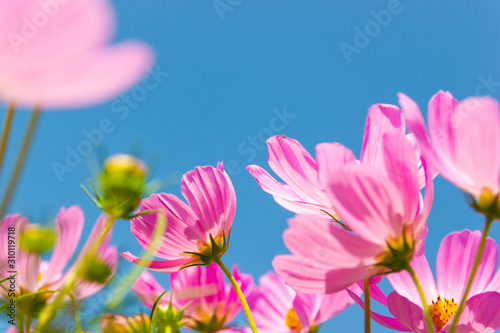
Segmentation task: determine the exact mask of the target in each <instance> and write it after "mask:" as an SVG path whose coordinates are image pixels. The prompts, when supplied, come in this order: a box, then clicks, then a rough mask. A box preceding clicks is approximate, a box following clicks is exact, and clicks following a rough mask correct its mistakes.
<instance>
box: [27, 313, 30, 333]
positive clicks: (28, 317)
mask: <svg viewBox="0 0 500 333" xmlns="http://www.w3.org/2000/svg"><path fill="white" fill-rule="evenodd" d="M30 331H31V311H29V312H28V314H27V315H26V333H30Z"/></svg>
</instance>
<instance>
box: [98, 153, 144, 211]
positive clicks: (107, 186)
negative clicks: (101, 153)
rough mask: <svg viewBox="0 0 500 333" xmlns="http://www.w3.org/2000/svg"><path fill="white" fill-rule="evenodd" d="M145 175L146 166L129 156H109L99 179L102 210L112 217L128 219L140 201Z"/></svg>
mask: <svg viewBox="0 0 500 333" xmlns="http://www.w3.org/2000/svg"><path fill="white" fill-rule="evenodd" d="M146 173H147V168H146V165H145V164H144V163H143V162H142V161H141V160H139V159H137V158H135V157H133V156H131V155H126V154H116V155H113V156H110V157H109V158H108V159H107V160H106V161H105V162H104V170H103V173H102V174H101V178H100V183H101V190H102V198H101V200H100V204H101V205H102V208H103V210H104V211H105V212H106V213H108V214H109V215H111V216H114V217H118V218H128V217H129V215H130V214H131V213H132V212H133V211H134V210H135V209H136V208H137V206H138V205H139V202H140V201H141V195H142V192H143V190H144V182H145V181H146Z"/></svg>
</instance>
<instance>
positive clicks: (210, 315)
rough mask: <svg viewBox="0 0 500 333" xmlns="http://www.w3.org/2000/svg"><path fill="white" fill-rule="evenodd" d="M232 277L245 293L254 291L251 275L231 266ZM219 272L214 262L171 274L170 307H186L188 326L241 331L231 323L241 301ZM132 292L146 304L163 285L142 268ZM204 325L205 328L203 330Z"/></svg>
mask: <svg viewBox="0 0 500 333" xmlns="http://www.w3.org/2000/svg"><path fill="white" fill-rule="evenodd" d="M233 276H234V278H235V280H236V282H237V283H238V284H239V285H240V288H241V290H242V292H243V293H244V294H245V296H249V295H250V294H252V292H253V287H254V284H253V278H252V276H251V275H250V274H243V273H240V272H239V271H238V269H237V267H236V266H234V267H233ZM224 281H225V279H224V275H223V274H222V271H221V270H220V269H219V267H217V265H216V264H212V265H209V266H205V267H202V266H194V267H189V268H186V269H183V270H181V271H179V272H175V273H172V274H171V275H170V291H171V293H172V306H173V307H174V308H176V309H177V310H179V309H181V308H183V307H185V306H187V308H186V310H185V311H184V316H185V318H186V319H189V321H188V324H187V327H189V328H191V329H194V330H197V331H203V332H206V331H207V330H206V328H207V327H210V328H211V329H210V330H209V331H210V332H224V333H231V332H235V333H236V332H241V331H242V330H241V329H239V328H237V327H233V325H231V324H230V323H231V322H232V321H233V320H234V318H235V317H236V315H237V314H238V312H239V311H240V309H241V305H240V301H239V300H238V296H237V295H236V292H235V291H234V290H233V288H232V286H231V285H229V284H226V283H225V282H224ZM132 291H133V292H134V293H135V294H136V295H137V296H138V297H139V299H140V300H141V302H142V303H143V304H144V305H146V306H147V307H150V308H151V307H152V306H153V304H154V301H155V300H156V299H157V298H158V297H159V296H160V295H161V294H162V293H163V291H164V288H163V287H161V285H160V284H159V283H158V282H157V281H156V279H155V278H154V277H153V275H152V274H151V273H149V272H148V271H144V272H143V273H142V275H141V276H140V277H139V279H137V281H136V282H135V283H134V285H133V286H132ZM169 301H170V295H168V294H165V295H164V296H163V297H162V299H161V301H160V303H159V304H160V306H162V305H168V303H169ZM203 328H205V330H203Z"/></svg>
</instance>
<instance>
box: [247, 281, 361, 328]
mask: <svg viewBox="0 0 500 333" xmlns="http://www.w3.org/2000/svg"><path fill="white" fill-rule="evenodd" d="M353 290H357V291H358V294H359V293H361V289H360V288H359V287H357V286H353ZM248 302H249V305H250V309H251V310H252V313H253V315H254V318H255V322H256V324H257V327H258V329H259V332H260V333H308V332H311V333H312V332H316V331H317V329H318V327H319V326H320V325H321V324H322V323H324V322H326V321H327V320H329V319H330V318H333V317H334V316H336V315H337V314H339V313H340V312H342V311H344V310H345V309H346V308H347V307H349V306H350V305H351V304H353V303H354V301H353V300H352V298H351V297H350V296H349V294H348V293H347V292H346V291H345V290H343V291H340V292H338V293H335V294H329V295H311V294H302V293H297V292H295V291H294V290H293V289H292V288H290V287H289V286H287V285H285V281H283V279H282V278H280V277H279V276H278V275H277V274H276V273H274V272H269V273H267V274H265V275H263V276H261V277H260V279H259V288H258V291H257V292H255V293H254V294H253V295H252V296H251V297H250V298H249V301H248ZM248 332H250V330H249V331H248Z"/></svg>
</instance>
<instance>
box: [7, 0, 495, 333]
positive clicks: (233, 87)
mask: <svg viewBox="0 0 500 333" xmlns="http://www.w3.org/2000/svg"><path fill="white" fill-rule="evenodd" d="M113 3H114V5H115V7H116V10H117V15H118V22H119V26H118V31H117V36H116V41H119V40H122V39H127V38H138V39H142V40H144V41H146V42H147V43H149V44H150V45H151V46H152V47H153V48H154V50H155V52H156V57H157V62H156V65H155V67H154V68H153V69H152V73H151V74H150V75H149V76H148V78H147V83H141V84H139V87H138V88H135V89H134V90H133V91H132V92H128V93H127V94H128V95H127V96H128V97H127V96H122V97H118V98H116V99H115V100H113V101H109V102H108V103H104V104H102V105H98V106H95V107H92V108H87V109H80V110H75V111H71V112H47V113H44V114H43V115H42V117H41V122H40V126H39V128H38V131H37V133H36V140H35V142H34V144H33V146H32V150H31V152H30V155H29V158H28V160H27V165H26V167H25V170H24V174H23V178H22V180H21V182H20V184H19V188H18V191H17V193H16V195H15V197H14V198H13V201H12V205H11V208H10V212H12V213H13V212H21V213H22V214H24V215H25V216H27V217H29V218H30V220H31V221H37V222H42V223H44V222H48V221H51V220H52V219H53V217H54V216H55V215H56V214H57V211H58V209H59V207H60V206H69V205H73V204H79V205H81V206H82V208H83V209H84V211H85V213H86V218H87V220H86V222H87V223H86V227H85V233H86V234H88V233H89V232H90V228H91V226H92V224H93V221H94V220H95V219H96V217H97V216H98V214H99V211H98V210H97V208H96V207H95V206H93V205H92V203H91V202H90V200H89V199H88V198H87V197H86V196H85V194H84V193H83V191H82V190H81V189H80V184H81V183H84V182H85V181H86V178H87V177H89V175H91V170H94V167H93V165H94V164H95V163H96V161H100V160H102V159H103V158H104V157H105V156H106V155H107V154H112V153H118V152H130V151H134V152H140V154H141V156H142V157H144V159H145V160H146V161H148V160H150V161H151V162H152V164H156V165H157V168H156V170H155V173H154V174H153V175H152V176H153V177H163V176H168V179H169V183H170V185H171V186H167V187H166V188H164V191H166V192H169V193H174V194H176V195H180V190H179V183H178V180H179V178H180V175H182V174H183V173H185V172H187V171H189V170H192V169H193V168H194V167H195V166H197V165H216V163H217V162H218V161H224V162H225V163H226V165H227V166H228V165H229V163H231V168H230V170H228V172H229V175H230V177H231V179H232V181H233V183H234V186H235V189H236V194H237V200H238V206H237V212H236V218H235V222H234V226H233V232H232V236H231V244H230V249H229V251H228V253H227V254H226V255H225V256H224V259H225V262H226V264H228V265H232V264H233V263H237V264H238V265H239V267H240V269H241V270H242V271H244V272H249V273H252V274H253V275H254V276H255V277H256V278H258V276H260V275H261V274H263V273H265V272H266V271H268V270H270V269H272V267H271V261H272V259H273V257H274V256H275V255H276V254H282V253H288V252H287V250H286V248H285V247H284V245H283V242H282V239H281V235H282V232H283V231H284V229H285V228H286V220H287V218H289V217H291V216H292V214H291V213H290V212H288V211H286V210H285V209H283V208H282V207H281V206H279V205H277V204H276V203H275V202H274V200H273V199H272V197H271V196H270V195H268V194H266V193H264V192H263V191H262V190H261V189H260V187H259V186H258V185H257V183H256V182H255V180H254V179H253V178H252V177H251V176H250V175H249V174H248V173H247V172H246V170H245V169H244V167H245V166H247V165H248V164H257V165H260V166H263V167H265V168H266V169H267V170H270V168H269V167H268V166H267V150H266V149H265V147H264V141H265V139H266V138H267V137H269V136H271V135H274V134H284V135H287V136H289V137H292V138H295V139H297V140H299V141H300V142H301V143H302V144H303V145H304V146H305V147H306V148H307V149H308V150H309V151H310V152H311V153H312V154H313V153H314V147H315V145H316V144H317V143H320V142H335V141H336V142H340V143H342V144H344V145H346V146H347V147H349V148H351V149H352V150H353V151H354V152H355V153H356V154H357V155H358V156H359V151H360V148H361V141H362V137H363V130H364V125H365V117H366V112H367V110H368V108H369V106H370V105H372V104H375V103H389V104H396V103H397V97H396V94H397V92H400V91H401V92H404V93H406V94H408V95H409V96H411V97H412V98H414V99H415V100H416V101H417V102H418V103H419V104H420V105H421V106H422V108H423V109H425V105H426V104H427V101H428V100H429V98H430V97H431V96H432V95H433V94H434V93H436V92H437V91H438V90H440V89H443V90H449V91H451V92H452V93H453V94H454V95H455V97H456V98H458V99H463V98H465V97H467V96H472V95H485V94H490V95H492V96H494V97H496V98H498V97H499V96H500V61H499V59H500V57H499V56H500V48H499V46H498V45H500V43H499V42H500V35H499V34H498V31H499V28H500V21H499V20H498V14H499V11H500V4H499V3H498V2H495V1H493V0H485V1H481V2H470V1H465V0H453V1H452V0H443V1H439V2H436V1H431V0H425V1H409V0H400V1H394V0H390V1H386V0H384V1H366V0H359V1H355V0H352V1H296V0H274V1H248V0H220V1H219V0H218V1H215V2H212V1H190V2H188V1H173V0H168V1H165V0H149V1H143V2H139V1H131V0H126V1H116V0H115V1H113ZM381 13H386V15H384V14H381ZM387 13H390V16H388V15H387ZM377 20H378V21H377ZM360 31H361V32H360ZM124 70H126V69H124ZM127 99H128V102H127ZM127 103H128V104H127ZM1 112H2V114H1V115H0V116H3V114H5V107H3V106H2V108H1ZM28 115H29V114H28V113H27V112H19V113H17V114H16V116H15V121H14V130H13V139H12V141H11V142H10V144H11V145H10V146H9V150H8V155H7V160H6V163H7V164H6V165H9V166H10V165H12V163H13V156H14V152H15V149H14V147H18V146H19V142H20V138H21V137H22V133H23V129H24V126H25V124H26V121H27V119H28ZM100 127H101V128H100ZM96 129H98V131H99V133H101V134H102V138H101V136H100V135H98V134H95V133H97V132H96ZM85 133H87V135H89V134H88V133H94V134H95V135H94V139H95V140H94V143H91V147H92V154H91V155H90V156H89V157H87V158H81V160H79V159H78V158H76V159H74V160H72V161H71V162H72V163H71V165H70V164H68V162H67V158H68V152H69V151H72V150H73V151H76V152H77V153H76V154H78V147H80V149H81V148H82V147H83V146H85V145H86V144H85V143H83V144H82V142H83V141H85V140H88V139H87V137H86V134H85ZM94 155H95V156H96V157H94ZM54 163H61V164H65V165H67V166H68V167H69V168H70V169H71V172H66V173H63V174H60V173H59V174H58V173H57V172H55V170H54ZM8 169H9V168H7V170H8ZM5 174H6V172H4V173H3V177H2V179H1V183H0V187H1V188H2V189H3V188H4V187H5V183H6V176H5ZM482 225H483V221H482V218H481V217H480V216H478V215H476V214H475V213H473V212H472V210H471V209H470V208H469V207H468V206H467V205H466V203H465V200H464V198H463V195H462V194H461V193H460V191H459V190H458V189H456V188H455V187H453V186H452V185H451V184H449V183H448V182H446V181H445V180H443V179H441V178H438V179H437V180H436V198H435V201H434V207H433V210H432V212H431V215H430V217H429V220H428V226H429V236H428V238H427V243H426V253H427V254H428V257H429V261H430V263H431V266H432V265H433V264H434V262H435V256H436V253H437V249H438V246H439V243H440V241H441V239H442V238H443V237H444V236H445V235H446V234H447V233H449V232H451V231H456V230H462V229H464V228H469V229H481V228H482ZM491 235H492V236H493V237H494V238H496V239H499V236H500V228H499V227H498V225H496V224H495V225H493V228H492V232H491ZM113 240H114V243H116V244H117V245H118V247H119V248H120V250H123V251H126V250H129V251H131V252H132V253H135V254H138V253H139V251H140V247H139V245H138V244H137V242H136V241H135V238H134V237H133V236H132V235H131V234H130V232H129V223H128V222H127V221H120V222H119V223H117V225H116V227H115V228H114V237H113ZM121 265H122V268H123V269H128V268H129V267H130V264H129V263H128V262H125V261H123V262H121ZM157 276H158V279H159V280H160V281H161V282H162V283H163V284H164V285H168V283H167V281H168V278H167V276H166V275H161V274H159V275H157ZM361 318H362V311H361V310H360V309H359V308H358V307H355V306H353V307H352V308H350V309H349V310H348V311H346V312H345V313H343V314H341V315H340V316H338V317H336V318H334V319H333V320H332V321H331V322H329V323H327V324H325V325H324V328H323V330H322V331H323V332H329V331H352V332H359V331H361V330H362V320H361ZM2 324H3V321H2ZM2 324H0V325H2ZM0 327H1V326H0ZM386 331H388V330H387V329H385V328H383V327H381V326H379V325H377V324H373V329H372V332H386Z"/></svg>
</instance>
